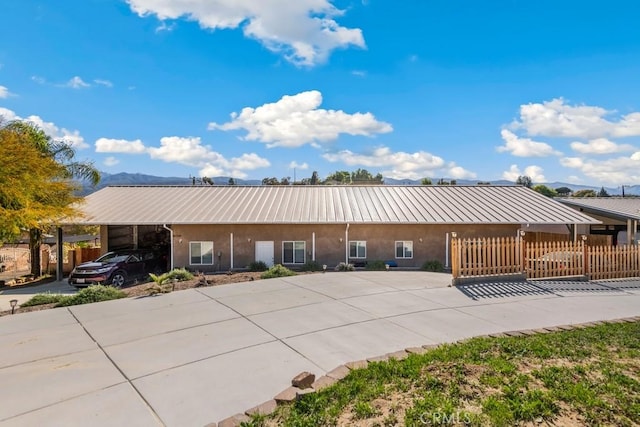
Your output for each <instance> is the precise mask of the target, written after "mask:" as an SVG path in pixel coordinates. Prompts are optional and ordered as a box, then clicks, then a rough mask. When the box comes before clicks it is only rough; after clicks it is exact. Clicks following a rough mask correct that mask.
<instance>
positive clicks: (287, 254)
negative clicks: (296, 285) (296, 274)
mask: <svg viewBox="0 0 640 427" xmlns="http://www.w3.org/2000/svg"><path fill="white" fill-rule="evenodd" d="M305 250H306V249H305V242H304V241H298V242H282V263H283V264H304V255H305Z"/></svg>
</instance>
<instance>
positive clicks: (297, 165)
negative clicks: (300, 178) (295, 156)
mask: <svg viewBox="0 0 640 427" xmlns="http://www.w3.org/2000/svg"><path fill="white" fill-rule="evenodd" d="M289 169H300V170H306V169H309V165H308V164H307V162H304V163H298V162H296V161H295V160H294V161H293V162H291V163H289Z"/></svg>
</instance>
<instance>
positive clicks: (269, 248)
mask: <svg viewBox="0 0 640 427" xmlns="http://www.w3.org/2000/svg"><path fill="white" fill-rule="evenodd" d="M256 261H262V262H264V263H265V264H267V267H272V266H273V242H272V241H271V242H256Z"/></svg>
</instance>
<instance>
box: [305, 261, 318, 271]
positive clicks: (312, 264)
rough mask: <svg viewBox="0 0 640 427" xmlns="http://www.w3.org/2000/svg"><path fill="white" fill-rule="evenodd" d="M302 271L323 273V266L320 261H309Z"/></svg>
mask: <svg viewBox="0 0 640 427" xmlns="http://www.w3.org/2000/svg"><path fill="white" fill-rule="evenodd" d="M300 271H322V264H320V263H319V262H318V261H307V262H305V263H304V264H303V265H302V267H300Z"/></svg>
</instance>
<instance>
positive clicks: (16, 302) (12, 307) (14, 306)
mask: <svg viewBox="0 0 640 427" xmlns="http://www.w3.org/2000/svg"><path fill="white" fill-rule="evenodd" d="M9 304H10V305H11V314H13V313H15V311H16V305H18V300H17V299H12V300H11V301H9Z"/></svg>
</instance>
